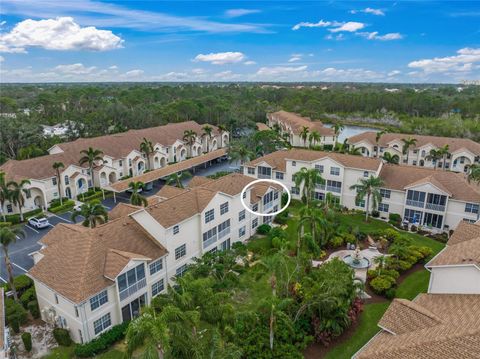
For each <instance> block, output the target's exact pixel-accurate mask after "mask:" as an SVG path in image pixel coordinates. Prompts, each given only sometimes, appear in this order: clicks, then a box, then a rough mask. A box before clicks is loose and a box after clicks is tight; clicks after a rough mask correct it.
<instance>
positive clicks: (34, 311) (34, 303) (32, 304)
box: [27, 300, 40, 319]
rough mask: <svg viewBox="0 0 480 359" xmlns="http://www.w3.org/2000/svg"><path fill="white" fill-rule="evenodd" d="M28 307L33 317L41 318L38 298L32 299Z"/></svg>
mask: <svg viewBox="0 0 480 359" xmlns="http://www.w3.org/2000/svg"><path fill="white" fill-rule="evenodd" d="M27 309H28V311H29V312H30V314H32V317H33V318H35V319H38V318H40V308H38V302H37V301H36V300H32V301H31V302H29V303H28V304H27Z"/></svg>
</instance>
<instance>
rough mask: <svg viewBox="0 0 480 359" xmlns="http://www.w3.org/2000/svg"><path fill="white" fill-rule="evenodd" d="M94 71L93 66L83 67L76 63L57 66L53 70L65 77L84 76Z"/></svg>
mask: <svg viewBox="0 0 480 359" xmlns="http://www.w3.org/2000/svg"><path fill="white" fill-rule="evenodd" d="M96 69H97V68H96V67H95V66H91V67H85V66H84V65H83V64H81V63H76V64H70V65H58V66H56V67H55V68H54V69H53V70H54V71H56V72H59V73H62V74H67V75H86V74H91V73H92V72H93V71H95V70H96Z"/></svg>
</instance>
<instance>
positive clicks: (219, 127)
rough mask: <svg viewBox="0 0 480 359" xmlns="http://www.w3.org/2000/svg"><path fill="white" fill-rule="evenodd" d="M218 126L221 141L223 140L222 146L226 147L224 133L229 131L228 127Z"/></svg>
mask: <svg viewBox="0 0 480 359" xmlns="http://www.w3.org/2000/svg"><path fill="white" fill-rule="evenodd" d="M217 128H218V132H219V133H220V141H221V144H222V147H225V144H224V143H223V134H224V133H225V132H227V127H226V126H224V125H218V126H217Z"/></svg>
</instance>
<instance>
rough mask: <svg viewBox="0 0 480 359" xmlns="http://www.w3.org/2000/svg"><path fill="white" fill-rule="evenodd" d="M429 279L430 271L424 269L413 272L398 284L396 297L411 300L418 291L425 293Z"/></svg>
mask: <svg viewBox="0 0 480 359" xmlns="http://www.w3.org/2000/svg"><path fill="white" fill-rule="evenodd" d="M429 280H430V272H429V271H427V270H426V269H424V270H421V271H418V272H413V273H412V274H410V275H409V276H408V277H406V278H405V280H404V281H403V282H402V283H400V285H399V286H398V288H397V298H405V299H409V300H412V299H414V298H415V297H416V296H417V294H418V293H426V292H427V289H428V282H429Z"/></svg>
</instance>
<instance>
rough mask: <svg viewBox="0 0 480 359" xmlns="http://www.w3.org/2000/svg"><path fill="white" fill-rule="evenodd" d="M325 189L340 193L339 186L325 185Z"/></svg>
mask: <svg viewBox="0 0 480 359" xmlns="http://www.w3.org/2000/svg"><path fill="white" fill-rule="evenodd" d="M327 191H330V192H335V193H340V192H342V189H341V188H340V187H336V186H327Z"/></svg>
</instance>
